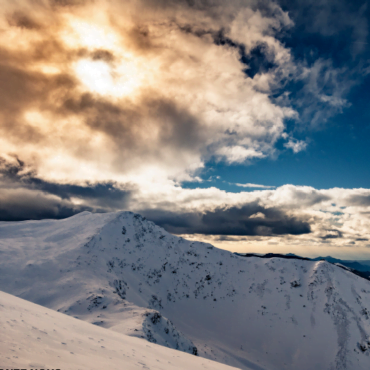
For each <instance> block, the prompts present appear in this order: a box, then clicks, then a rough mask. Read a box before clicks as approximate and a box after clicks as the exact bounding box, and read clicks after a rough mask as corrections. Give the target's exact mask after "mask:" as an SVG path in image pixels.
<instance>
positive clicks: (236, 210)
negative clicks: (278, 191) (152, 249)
mask: <svg viewBox="0 0 370 370" xmlns="http://www.w3.org/2000/svg"><path fill="white" fill-rule="evenodd" d="M142 213H143V214H144V215H145V216H146V217H147V218H148V219H150V220H152V221H154V222H155V223H157V224H158V225H160V226H162V227H163V228H165V229H166V230H167V231H169V232H171V233H174V234H205V235H235V236H243V235H254V236H256V235H262V236H270V235H285V234H293V235H300V234H307V233H310V232H311V228H310V225H309V223H308V222H307V221H306V220H304V219H300V218H298V217H295V216H290V215H288V214H287V213H285V212H284V211H282V210H280V209H278V208H274V207H273V208H264V207H262V206H260V205H258V203H250V204H247V205H244V206H242V207H230V208H217V209H215V210H213V211H206V212H204V213H200V212H199V213H197V212H192V213H182V214H181V213H179V214H176V213H172V212H166V211H158V210H147V211H142Z"/></svg>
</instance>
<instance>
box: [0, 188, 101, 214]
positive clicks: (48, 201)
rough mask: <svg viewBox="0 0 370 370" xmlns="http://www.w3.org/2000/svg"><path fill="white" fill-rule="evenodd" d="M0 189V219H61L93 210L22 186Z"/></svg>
mask: <svg viewBox="0 0 370 370" xmlns="http://www.w3.org/2000/svg"><path fill="white" fill-rule="evenodd" d="M0 190H1V194H0V221H24V220H41V219H45V218H49V219H61V218H66V217H70V216H73V215H75V214H77V213H80V212H82V211H93V210H95V209H94V208H92V207H88V206H83V205H74V204H72V203H71V202H68V201H65V200H61V199H59V198H56V197H50V196H48V195H47V194H45V193H42V192H38V191H30V190H28V189H24V188H23V189H13V190H9V189H3V188H0Z"/></svg>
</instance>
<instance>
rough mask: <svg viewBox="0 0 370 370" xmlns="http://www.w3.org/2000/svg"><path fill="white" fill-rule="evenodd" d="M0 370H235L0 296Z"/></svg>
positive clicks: (12, 297) (18, 300) (28, 303)
mask: <svg viewBox="0 0 370 370" xmlns="http://www.w3.org/2000/svg"><path fill="white" fill-rule="evenodd" d="M0 332H1V335H0V368H6V369H15V368H18V369H21V368H22V369H24V368H27V369H29V368H33V369H35V368H37V369H51V368H53V369H56V368H59V369H68V370H101V369H110V370H122V369H125V370H139V369H140V370H142V369H153V370H173V369H179V370H188V369H189V368H191V369H194V370H202V369H208V370H209V369H212V370H232V369H233V368H231V367H229V366H226V365H224V364H220V363H217V362H213V361H210V360H206V359H203V358H200V357H195V356H192V355H189V354H185V353H182V352H179V351H175V350H171V349H168V348H166V347H162V346H159V345H156V344H151V343H150V344H149V343H148V342H145V341H143V340H139V339H137V338H131V337H128V336H127V335H123V334H119V333H116V332H114V331H111V330H106V329H103V328H99V327H97V326H95V325H92V324H88V323H86V322H83V321H81V320H76V319H74V318H72V317H69V316H67V315H63V314H61V313H58V312H55V311H52V310H50V309H48V308H45V307H42V306H38V305H36V304H34V303H31V302H28V301H25V300H23V299H20V298H17V297H14V296H12V295H9V294H7V293H4V292H0Z"/></svg>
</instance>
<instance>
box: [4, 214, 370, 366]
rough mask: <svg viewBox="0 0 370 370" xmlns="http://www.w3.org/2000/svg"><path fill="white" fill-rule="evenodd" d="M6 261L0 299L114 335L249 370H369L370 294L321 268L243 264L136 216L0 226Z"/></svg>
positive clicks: (274, 261)
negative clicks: (5, 295)
mask: <svg viewBox="0 0 370 370" xmlns="http://www.w3.org/2000/svg"><path fill="white" fill-rule="evenodd" d="M9 226H11V227H9ZM0 251H1V255H2V260H1V261H0V289H2V290H5V291H8V292H9V293H11V294H15V295H17V296H20V297H22V298H25V299H28V300H30V301H33V302H35V303H38V304H42V305H44V306H46V307H49V308H52V309H54V310H58V311H60V312H63V313H66V314H69V315H71V316H74V317H77V318H79V319H82V320H85V321H88V322H90V323H94V324H96V325H98V326H102V327H104V328H108V329H110V330H114V331H118V332H120V333H123V334H128V335H131V336H137V337H139V338H140V337H144V338H146V339H147V340H149V341H150V340H152V341H153V342H156V343H160V344H163V345H166V346H169V347H172V348H177V349H180V350H182V351H188V352H189V353H194V352H195V351H194V347H195V348H196V353H197V354H198V355H199V356H201V357H206V358H209V359H212V360H216V361H219V362H223V363H225V364H228V365H231V366H236V367H239V368H242V369H258V370H261V369H265V370H278V369H279V370H280V369H292V370H293V369H296V368H300V369H302V370H306V369H307V370H308V369H312V368H316V369H351V368H356V369H359V370H360V369H367V368H368V367H367V364H368V361H369V358H370V357H369V356H370V349H369V348H370V339H369V338H370V336H369V334H370V299H369V296H370V283H369V282H368V281H366V280H363V279H361V278H359V277H357V276H355V275H353V274H352V273H350V272H349V271H346V270H343V269H341V268H340V267H337V266H335V265H332V264H329V263H327V262H325V261H318V262H314V261H306V260H287V259H282V258H270V259H261V258H257V257H251V258H244V257H239V256H236V255H234V254H233V253H231V252H227V251H224V250H220V249H217V248H215V247H213V246H212V245H210V244H206V243H201V242H192V241H187V240H185V239H183V238H179V237H176V236H173V235H171V234H169V233H167V232H166V231H165V230H163V229H162V228H160V227H159V226H157V225H155V224H153V223H152V222H150V221H148V220H146V219H145V218H143V217H141V216H140V215H137V214H133V213H131V212H118V213H115V214H90V213H84V214H80V215H76V216H74V217H73V218H70V219H65V220H61V221H50V220H49V221H32V222H31V221H28V222H25V223H11V224H10V225H9V224H7V223H4V222H3V223H0ZM5 261H6V263H5ZM166 330H168V333H166ZM323 348H326V349H325V351H324V350H323Z"/></svg>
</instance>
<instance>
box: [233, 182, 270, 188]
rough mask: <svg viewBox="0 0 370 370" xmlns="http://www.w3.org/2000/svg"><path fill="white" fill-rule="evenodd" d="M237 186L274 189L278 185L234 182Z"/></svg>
mask: <svg viewBox="0 0 370 370" xmlns="http://www.w3.org/2000/svg"><path fill="white" fill-rule="evenodd" d="M234 185H236V186H240V187H242V188H258V189H273V188H275V187H276V186H267V185H260V184H251V183H247V184H238V183H236V184H234Z"/></svg>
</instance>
